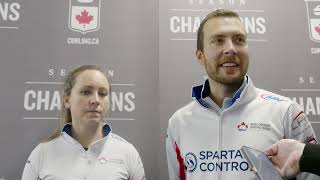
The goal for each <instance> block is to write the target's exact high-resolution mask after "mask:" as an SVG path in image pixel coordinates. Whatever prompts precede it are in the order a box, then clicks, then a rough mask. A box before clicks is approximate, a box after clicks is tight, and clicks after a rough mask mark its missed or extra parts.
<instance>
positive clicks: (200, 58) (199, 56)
mask: <svg viewBox="0 0 320 180" xmlns="http://www.w3.org/2000/svg"><path fill="white" fill-rule="evenodd" d="M196 57H197V59H198V62H199V64H201V65H204V54H203V52H202V51H201V50H197V51H196Z"/></svg>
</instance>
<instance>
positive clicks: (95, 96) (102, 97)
mask: <svg viewBox="0 0 320 180" xmlns="http://www.w3.org/2000/svg"><path fill="white" fill-rule="evenodd" d="M109 93H110V85H109V82H108V79H107V77H106V76H105V75H104V74H103V73H102V72H100V71H98V70H84V71H82V72H81V73H80V74H79V75H78V76H77V77H76V79H75V84H74V86H73V87H72V89H71V93H70V95H69V96H65V97H64V105H65V107H66V108H69V109H70V112H71V117H72V121H74V122H78V123H83V124H87V123H102V122H103V121H102V120H103V117H104V116H105V114H106V113H107V111H108V110H109V108H110V99H109Z"/></svg>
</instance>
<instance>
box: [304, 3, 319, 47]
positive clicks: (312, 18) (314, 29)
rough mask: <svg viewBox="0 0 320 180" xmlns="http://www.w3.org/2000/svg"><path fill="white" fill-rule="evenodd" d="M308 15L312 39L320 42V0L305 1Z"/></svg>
mask: <svg viewBox="0 0 320 180" xmlns="http://www.w3.org/2000/svg"><path fill="white" fill-rule="evenodd" d="M305 2H306V5H307V13H308V24H309V34H310V39H311V40H312V41H315V42H320V0H305Z"/></svg>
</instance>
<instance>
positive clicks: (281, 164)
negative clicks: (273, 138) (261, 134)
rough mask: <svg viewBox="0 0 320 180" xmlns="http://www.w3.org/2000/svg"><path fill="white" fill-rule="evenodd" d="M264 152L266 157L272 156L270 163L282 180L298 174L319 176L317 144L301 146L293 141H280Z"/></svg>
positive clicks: (319, 161)
mask: <svg viewBox="0 0 320 180" xmlns="http://www.w3.org/2000/svg"><path fill="white" fill-rule="evenodd" d="M265 152H266V154H267V155H268V156H272V157H271V161H272V163H273V164H274V165H275V166H276V168H277V170H278V171H279V172H280V174H281V176H282V177H284V178H292V177H295V176H296V175H297V174H299V173H300V172H310V173H314V174H318V175H320V145H318V144H303V143H301V142H299V141H296V140H293V139H282V140H280V141H278V142H277V143H275V144H273V145H272V146H270V147H269V148H268V149H267V150H266V151H265Z"/></svg>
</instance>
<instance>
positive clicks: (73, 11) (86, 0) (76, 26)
mask: <svg viewBox="0 0 320 180" xmlns="http://www.w3.org/2000/svg"><path fill="white" fill-rule="evenodd" d="M99 26H100V0H70V5H69V28H70V29H71V30H72V31H77V32H81V33H82V34H85V33H88V32H93V31H97V30H98V29H99Z"/></svg>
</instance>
